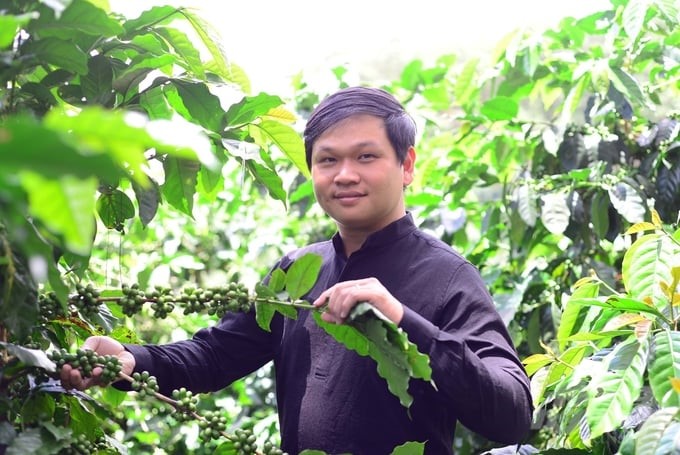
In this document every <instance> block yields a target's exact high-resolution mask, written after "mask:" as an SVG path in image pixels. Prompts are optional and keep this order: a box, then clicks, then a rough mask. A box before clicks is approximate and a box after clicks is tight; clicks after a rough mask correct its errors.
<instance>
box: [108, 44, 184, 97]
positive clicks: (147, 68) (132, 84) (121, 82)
mask: <svg viewBox="0 0 680 455" xmlns="http://www.w3.org/2000/svg"><path fill="white" fill-rule="evenodd" d="M175 60H176V57H175V56H174V55H172V54H164V55H159V56H155V55H154V56H151V57H148V56H147V55H146V54H143V55H142V58H140V59H135V60H133V61H132V62H131V63H130V65H129V66H128V68H127V69H126V70H124V71H122V72H120V73H117V74H116V75H115V79H114V81H113V88H114V89H116V90H117V91H118V92H120V93H122V94H124V95H128V97H129V95H130V94H129V93H128V92H131V93H133V94H136V93H138V92H139V84H140V83H141V82H142V81H144V80H145V78H146V77H147V76H148V74H149V73H151V71H153V70H161V69H163V68H165V67H170V66H172V65H173V64H174V63H175ZM167 81H168V78H167V77H159V78H156V80H155V81H154V84H153V86H152V87H149V89H147V91H148V90H153V89H154V88H156V86H157V85H160V84H162V83H164V82H167ZM132 89H134V90H132Z"/></svg>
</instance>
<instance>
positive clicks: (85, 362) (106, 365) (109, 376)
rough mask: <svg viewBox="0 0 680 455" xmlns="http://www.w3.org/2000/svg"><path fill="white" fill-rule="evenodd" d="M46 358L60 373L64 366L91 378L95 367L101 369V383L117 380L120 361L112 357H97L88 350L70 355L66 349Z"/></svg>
mask: <svg viewBox="0 0 680 455" xmlns="http://www.w3.org/2000/svg"><path fill="white" fill-rule="evenodd" d="M48 357H49V358H50V359H51V360H52V361H53V362H54V363H55V364H56V365H57V370H59V371H61V369H62V367H63V366H64V365H66V364H68V365H70V366H71V368H77V369H79V370H80V373H81V374H82V375H83V377H86V378H88V377H91V376H92V371H93V370H94V369H95V367H101V369H102V374H101V377H100V380H101V382H103V383H110V382H113V381H115V380H116V379H117V378H118V374H119V373H120V370H121V365H120V360H118V358H117V357H116V356H113V355H99V354H97V353H96V352H94V351H92V350H90V349H78V350H76V352H75V353H70V352H68V350H66V349H58V350H55V351H52V352H51V353H50V354H48Z"/></svg>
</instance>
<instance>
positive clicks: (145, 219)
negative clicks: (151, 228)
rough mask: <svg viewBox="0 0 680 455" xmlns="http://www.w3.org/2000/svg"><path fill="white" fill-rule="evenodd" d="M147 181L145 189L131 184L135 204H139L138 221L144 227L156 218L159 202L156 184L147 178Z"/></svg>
mask: <svg viewBox="0 0 680 455" xmlns="http://www.w3.org/2000/svg"><path fill="white" fill-rule="evenodd" d="M148 180H149V182H150V184H149V185H148V186H146V187H143V186H141V185H139V184H138V183H137V182H135V181H133V182H132V189H133V190H134V192H135V196H136V197H137V204H139V219H140V220H141V222H142V226H144V227H146V226H147V225H148V224H149V223H150V222H151V220H152V219H153V218H154V217H155V216H156V212H157V211H158V206H159V205H160V202H161V193H160V189H159V188H158V183H156V181H155V180H153V179H152V178H151V177H148Z"/></svg>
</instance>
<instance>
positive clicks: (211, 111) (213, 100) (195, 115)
mask: <svg viewBox="0 0 680 455" xmlns="http://www.w3.org/2000/svg"><path fill="white" fill-rule="evenodd" d="M170 81H171V82H172V84H173V85H174V86H175V87H176V88H177V93H178V94H179V96H180V98H181V99H182V102H183V103H184V106H185V107H186V108H187V111H188V112H189V114H190V115H191V118H188V119H187V120H191V121H196V122H197V123H199V124H200V125H201V126H203V127H204V128H205V129H207V130H210V131H215V132H220V130H221V129H222V117H223V116H224V111H223V110H222V105H221V103H220V100H219V98H217V97H216V96H215V95H213V94H212V93H211V92H210V90H209V89H208V86H207V85H206V84H204V83H202V82H188V81H183V80H180V79H170Z"/></svg>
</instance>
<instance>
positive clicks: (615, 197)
mask: <svg viewBox="0 0 680 455" xmlns="http://www.w3.org/2000/svg"><path fill="white" fill-rule="evenodd" d="M609 200H610V201H611V203H612V205H613V206H614V208H615V209H616V211H617V212H619V213H620V214H621V216H622V217H624V218H625V219H626V221H628V222H629V223H641V222H642V221H644V219H645V213H646V211H647V209H646V206H645V203H644V201H643V200H642V196H640V193H639V192H637V191H636V190H635V188H633V187H632V186H630V185H629V184H627V183H625V182H619V183H617V184H616V185H614V186H613V187H612V188H611V189H610V190H609Z"/></svg>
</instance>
